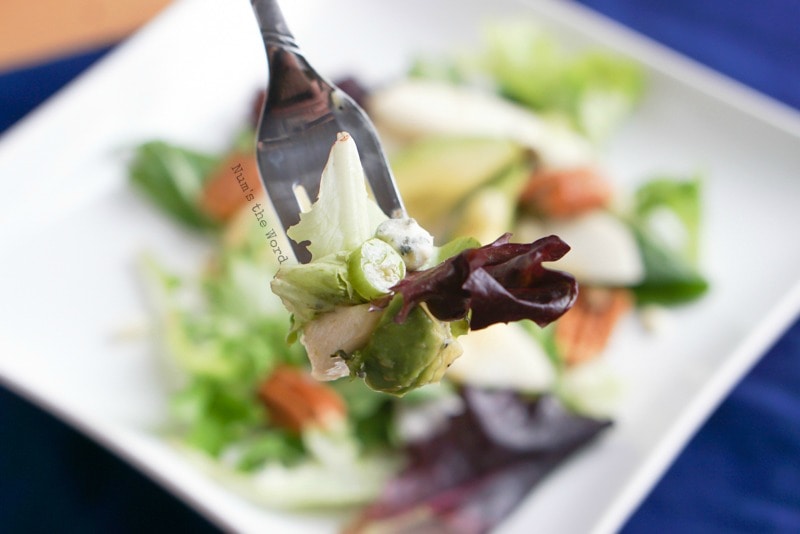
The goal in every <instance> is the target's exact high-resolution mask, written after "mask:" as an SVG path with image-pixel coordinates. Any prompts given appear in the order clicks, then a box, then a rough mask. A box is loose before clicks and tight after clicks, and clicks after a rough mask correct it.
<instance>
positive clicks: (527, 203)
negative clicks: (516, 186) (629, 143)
mask: <svg viewBox="0 0 800 534" xmlns="http://www.w3.org/2000/svg"><path fill="white" fill-rule="evenodd" d="M611 194H612V188H611V184H610V183H609V182H608V180H606V179H605V178H604V177H602V176H601V175H600V174H599V173H598V172H597V171H596V170H595V169H592V168H588V167H582V168H573V169H545V170H540V171H538V172H535V173H533V174H532V175H531V178H530V180H529V181H528V183H527V185H526V186H525V189H524V190H523V191H522V193H521V195H520V205H521V206H522V207H523V208H525V209H528V210H529V211H532V212H533V213H535V214H537V215H541V216H544V217H573V216H575V215H579V214H581V213H585V212H587V211H589V210H592V209H596V208H600V207H603V206H606V205H607V204H608V202H609V201H610V200H611Z"/></svg>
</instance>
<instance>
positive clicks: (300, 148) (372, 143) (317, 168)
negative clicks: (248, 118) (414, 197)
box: [252, 0, 405, 263]
mask: <svg viewBox="0 0 800 534" xmlns="http://www.w3.org/2000/svg"><path fill="white" fill-rule="evenodd" d="M252 6H253V11H254V12H255V15H256V19H257V20H258V25H259V27H260V29H261V36H262V38H263V40H264V48H265V49H266V52H267V62H268V64H269V78H268V86H267V97H266V100H265V103H264V108H263V111H262V115H261V120H260V123H259V127H258V144H257V147H256V157H257V160H258V167H259V171H260V175H261V181H262V183H263V184H264V188H265V189H266V192H267V195H268V196H269V198H270V200H271V201H272V204H273V205H274V206H275V211H276V212H277V214H278V217H279V219H280V223H281V225H282V226H283V228H284V230H286V229H287V228H289V227H290V226H292V225H294V224H296V223H297V222H298V221H299V220H300V211H301V207H302V198H303V196H304V193H305V194H307V195H308V197H307V198H310V199H311V200H312V201H313V199H315V198H316V197H317V195H318V193H319V181H320V176H321V174H322V169H323V167H324V166H325V162H326V161H327V158H328V154H329V153H330V149H331V147H332V146H333V143H334V141H335V140H336V135H337V133H339V132H341V131H346V132H348V133H349V134H350V135H351V136H352V138H353V140H354V141H355V143H356V146H357V147H358V151H359V155H360V156H361V163H362V165H363V167H364V173H365V174H366V176H367V181H368V182H369V186H370V188H371V189H372V193H373V196H374V197H375V200H376V201H377V203H378V206H380V208H381V209H382V210H383V211H384V213H386V214H387V215H389V216H390V217H399V216H402V215H403V214H404V213H405V209H404V208H403V202H402V200H401V198H400V194H399V193H398V190H397V186H396V184H395V181H394V178H393V176H392V172H391V169H390V168H389V165H388V162H387V159H386V155H385V153H384V151H383V148H382V147H381V143H380V141H379V139H378V136H377V134H376V132H375V128H374V127H373V125H372V123H371V122H370V120H369V118H368V117H367V115H366V113H365V112H364V111H363V110H362V109H361V108H360V107H359V106H358V104H356V103H355V102H354V101H353V99H352V98H350V97H349V96H348V95H347V94H345V93H344V92H343V91H342V90H341V89H339V88H338V87H336V86H335V85H333V84H332V83H330V82H328V81H327V80H325V79H324V78H323V77H322V76H320V75H319V74H318V73H317V72H316V71H315V70H314V69H313V68H312V67H311V65H309V63H308V61H306V59H305V57H303V55H302V53H301V52H300V49H299V47H298V46H297V43H296V42H295V39H294V36H292V34H291V32H290V31H289V28H288V26H287V25H286V21H285V20H284V17H283V14H282V13H281V11H280V8H279V7H278V3H277V1H276V0H252ZM303 191H304V193H303ZM290 242H291V244H292V248H293V250H294V253H295V256H296V257H297V260H298V261H299V262H301V263H307V262H308V261H309V260H310V258H311V255H310V253H309V252H308V249H307V248H306V246H305V245H306V244H305V243H296V242H294V241H292V240H290Z"/></svg>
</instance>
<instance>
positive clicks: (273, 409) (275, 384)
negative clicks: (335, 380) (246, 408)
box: [258, 365, 347, 432]
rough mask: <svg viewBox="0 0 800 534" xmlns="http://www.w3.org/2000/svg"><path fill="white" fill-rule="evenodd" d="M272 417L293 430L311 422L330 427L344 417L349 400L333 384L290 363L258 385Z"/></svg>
mask: <svg viewBox="0 0 800 534" xmlns="http://www.w3.org/2000/svg"><path fill="white" fill-rule="evenodd" d="M258 396H259V398H260V399H261V401H262V402H263V403H264V405H265V406H266V407H267V410H268V412H269V417H270V421H272V422H273V423H274V424H275V425H277V426H280V427H281V428H285V429H287V430H290V431H292V432H300V431H301V430H303V429H304V428H305V427H307V426H309V425H318V426H323V427H328V426H330V425H333V424H335V423H336V422H338V421H341V420H342V419H343V417H344V415H345V413H346V410H347V409H346V407H345V403H344V401H343V400H342V398H341V397H340V396H339V394H338V393H336V392H335V391H334V390H333V389H332V388H331V387H330V386H328V385H326V384H323V383H321V382H317V381H316V380H314V379H313V378H311V376H310V375H309V374H308V373H307V372H306V371H304V370H302V369H298V368H296V367H290V366H286V365H284V366H280V367H278V368H277V369H275V370H274V371H273V372H272V373H271V374H270V375H269V376H268V377H267V379H266V380H264V382H262V383H261V385H260V386H259V388H258Z"/></svg>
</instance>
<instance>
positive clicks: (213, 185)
mask: <svg viewBox="0 0 800 534" xmlns="http://www.w3.org/2000/svg"><path fill="white" fill-rule="evenodd" d="M260 190H261V181H260V179H259V176H258V163H256V156H255V151H253V153H246V152H242V151H239V150H234V151H232V152H231V153H230V154H228V156H227V157H226V158H225V159H224V160H223V161H222V163H220V164H219V166H218V167H217V168H216V169H215V170H213V171H212V172H211V175H210V176H209V178H208V181H207V182H206V183H205V186H204V187H203V192H202V195H201V196H200V209H202V210H203V212H204V213H205V214H206V215H208V216H209V217H211V218H212V219H214V220H216V221H227V220H228V219H230V218H231V217H232V216H233V214H234V213H236V212H237V211H238V209H239V208H240V207H241V206H244V205H245V204H247V195H248V194H252V195H257V194H258V193H259V192H260ZM250 198H253V197H252V196H251V197H250Z"/></svg>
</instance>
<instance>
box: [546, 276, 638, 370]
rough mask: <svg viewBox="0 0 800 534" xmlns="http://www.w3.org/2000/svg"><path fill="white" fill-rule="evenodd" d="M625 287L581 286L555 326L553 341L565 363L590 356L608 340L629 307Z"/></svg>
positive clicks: (604, 345)
mask: <svg viewBox="0 0 800 534" xmlns="http://www.w3.org/2000/svg"><path fill="white" fill-rule="evenodd" d="M632 306H633V297H632V296H631V294H630V291H628V290H627V289H608V288H596V287H586V286H581V291H580V293H579V294H578V300H577V301H576V302H575V305H574V306H573V307H572V309H571V310H570V311H568V312H567V313H565V314H564V316H563V317H561V318H560V319H559V320H558V322H556V326H555V329H556V331H555V342H556V347H557V348H558V350H559V352H560V353H561V356H562V357H563V358H564V361H565V362H566V364H567V365H576V364H579V363H582V362H585V361H588V360H591V359H592V358H594V357H595V356H597V355H598V354H600V352H602V351H603V349H604V348H605V347H606V345H607V344H608V340H609V338H610V337H611V334H612V333H613V331H614V328H615V327H616V325H617V322H618V321H619V320H620V318H622V316H623V315H624V314H625V313H626V312H627V311H628V310H630V309H631V308H632Z"/></svg>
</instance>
